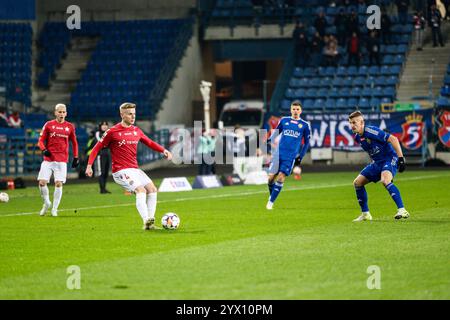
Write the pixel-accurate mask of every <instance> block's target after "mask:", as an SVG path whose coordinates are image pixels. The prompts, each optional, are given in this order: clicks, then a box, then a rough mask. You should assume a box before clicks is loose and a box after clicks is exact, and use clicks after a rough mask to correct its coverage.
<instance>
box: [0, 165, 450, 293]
mask: <svg viewBox="0 0 450 320" xmlns="http://www.w3.org/2000/svg"><path fill="white" fill-rule="evenodd" d="M305 171H306V170H305ZM355 176H356V172H353V173H350V172H346V173H317V174H312V173H310V174H309V173H305V174H304V175H303V178H302V180H300V181H295V180H293V179H292V178H289V180H288V181H287V182H286V184H285V187H284V189H283V191H282V193H281V194H280V196H279V198H278V200H277V202H276V203H275V207H274V208H275V209H274V210H273V211H271V212H269V211H267V210H266V209H265V204H266V201H267V197H268V191H267V186H265V185H262V186H236V187H226V188H221V189H211V190H195V191H193V192H180V193H159V194H158V202H159V204H158V210H157V220H158V222H159V220H160V218H161V216H162V214H163V213H165V212H176V213H178V214H179V216H180V217H181V227H180V228H179V229H178V230H175V231H167V230H157V231H143V230H142V223H141V220H140V217H139V215H138V213H137V211H136V208H135V205H134V202H135V200H134V197H133V196H125V195H124V194H123V192H122V191H121V189H120V187H118V186H117V185H113V184H112V183H110V184H109V185H108V186H109V188H110V190H111V191H113V194H111V195H101V194H99V193H98V186H97V184H95V183H93V184H71V183H70V181H69V182H68V184H66V185H65V187H64V195H63V199H62V202H61V205H60V213H59V215H60V216H59V217H57V218H53V217H51V216H46V217H39V216H38V214H37V212H38V211H39V209H40V208H41V199H40V197H39V193H38V189H37V187H36V188H27V189H22V190H15V191H11V192H9V194H10V197H11V199H10V202H9V203H6V204H5V203H0V230H1V231H0V246H1V247H0V298H1V299H450V191H449V189H450V188H449V186H450V173H449V172H446V171H427V172H425V171H406V172H405V173H403V174H399V175H398V176H397V178H396V180H395V182H396V185H397V186H398V187H399V189H400V191H401V192H402V196H403V200H404V202H405V204H406V208H407V209H408V211H409V212H410V214H411V218H410V219H407V220H401V221H397V220H394V218H393V216H394V214H395V212H396V208H395V204H394V202H393V201H392V200H391V198H390V196H389V195H388V193H387V191H386V190H385V189H384V188H383V187H382V186H381V185H380V184H371V185H369V186H368V187H367V191H368V195H369V206H370V209H371V213H372V216H373V218H374V221H371V222H363V223H352V219H354V218H355V217H357V216H358V215H359V206H358V203H357V201H356V197H355V194H354V189H353V187H352V181H353V179H354V177H355ZM50 193H51V195H52V193H53V187H51V188H50ZM51 198H52V196H51ZM75 210H76V212H75ZM31 213H32V214H31ZM72 265H76V266H79V268H80V271H81V273H80V277H81V288H80V289H79V290H69V289H68V288H67V280H68V277H69V276H70V274H68V272H67V268H68V267H69V266H72ZM370 266H377V267H379V271H380V272H379V274H378V273H377V275H379V278H378V279H379V280H380V282H379V283H380V286H381V287H380V289H369V288H368V286H367V282H368V278H369V277H373V276H374V274H372V273H371V272H370V270H371V269H370ZM368 269H369V272H368ZM369 283H373V282H371V281H369Z"/></svg>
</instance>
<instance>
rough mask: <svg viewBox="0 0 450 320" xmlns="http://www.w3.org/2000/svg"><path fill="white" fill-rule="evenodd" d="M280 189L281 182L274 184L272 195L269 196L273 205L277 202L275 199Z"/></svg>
mask: <svg viewBox="0 0 450 320" xmlns="http://www.w3.org/2000/svg"><path fill="white" fill-rule="evenodd" d="M282 188H283V183H282V182H275V184H274V186H273V190H272V193H271V194H270V202H272V203H273V202H275V200H277V197H278V195H279V194H280V192H281V189H282Z"/></svg>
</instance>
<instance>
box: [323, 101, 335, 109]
mask: <svg viewBox="0 0 450 320" xmlns="http://www.w3.org/2000/svg"><path fill="white" fill-rule="evenodd" d="M335 107H336V100H335V99H331V98H328V99H327V100H326V101H325V109H328V110H332V109H334V108H335Z"/></svg>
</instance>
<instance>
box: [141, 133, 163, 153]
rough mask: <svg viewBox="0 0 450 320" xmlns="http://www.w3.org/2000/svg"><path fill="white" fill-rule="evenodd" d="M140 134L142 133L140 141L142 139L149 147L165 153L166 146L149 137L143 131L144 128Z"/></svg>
mask: <svg viewBox="0 0 450 320" xmlns="http://www.w3.org/2000/svg"><path fill="white" fill-rule="evenodd" d="M139 134H140V135H141V139H140V141H142V143H143V144H145V145H146V146H147V147H149V148H150V149H152V150H155V151H157V152H159V153H163V152H164V150H165V148H164V147H163V146H161V145H159V144H158V143H156V142H155V141H153V140H152V139H150V138H149V137H147V136H146V135H145V133H144V132H142V130H140V129H139Z"/></svg>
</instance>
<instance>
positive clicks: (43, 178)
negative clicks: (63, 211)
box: [37, 161, 52, 216]
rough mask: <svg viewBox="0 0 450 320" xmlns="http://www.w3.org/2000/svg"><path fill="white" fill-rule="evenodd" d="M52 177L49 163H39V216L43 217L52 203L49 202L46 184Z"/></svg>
mask: <svg viewBox="0 0 450 320" xmlns="http://www.w3.org/2000/svg"><path fill="white" fill-rule="evenodd" d="M51 177H52V171H51V169H50V163H49V162H48V161H43V162H42V163H41V168H40V170H39V175H38V178H37V180H38V185H39V193H40V194H41V198H42V201H43V205H42V209H41V211H40V212H39V215H40V216H44V215H45V213H46V212H47V210H48V209H49V208H50V207H51V205H52V203H51V202H50V195H49V190H48V186H47V184H48V182H49V181H50V178H51Z"/></svg>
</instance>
